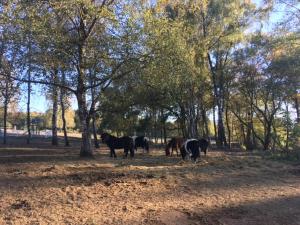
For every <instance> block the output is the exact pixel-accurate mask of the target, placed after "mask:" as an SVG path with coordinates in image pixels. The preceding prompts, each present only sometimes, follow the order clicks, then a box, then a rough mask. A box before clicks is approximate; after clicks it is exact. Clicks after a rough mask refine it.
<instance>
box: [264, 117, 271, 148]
mask: <svg viewBox="0 0 300 225" xmlns="http://www.w3.org/2000/svg"><path fill="white" fill-rule="evenodd" d="M265 126H266V127H265V137H264V144H263V149H264V150H265V151H266V150H268V149H269V146H270V143H271V127H272V122H270V121H267V122H266V125H265Z"/></svg>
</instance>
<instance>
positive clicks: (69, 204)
mask: <svg viewBox="0 0 300 225" xmlns="http://www.w3.org/2000/svg"><path fill="white" fill-rule="evenodd" d="M7 151H9V153H10V154H9V157H7ZM15 151H16V152H14V150H13V149H11V150H8V149H1V148H0V224H14V225H15V224H16V225H17V224H22V225H25V224H32V225H33V224H89V225H92V224H165V225H176V224H178V225H184V224H236V225H240V224H246V225H248V224H249V225H250V224H251V225H252V224H253V225H254V224H255V225H257V224H270V225H271V224H272V225H276V224H278V225H285V224H286V225H293V224H300V165H296V166H295V165H294V166H293V165H289V164H284V163H280V162H276V161H268V160H264V159H261V158H260V157H258V156H249V155H245V154H241V153H232V154H224V153H221V152H209V154H208V157H206V158H204V157H203V158H202V159H201V161H200V163H198V164H192V163H190V162H182V161H181V160H180V159H179V158H166V157H165V156H164V155H163V153H162V152H159V151H155V152H152V153H151V154H150V155H143V154H137V157H136V158H135V159H122V158H121V157H119V158H118V159H116V160H112V159H110V158H109V157H108V152H107V151H106V150H103V149H101V151H98V152H97V154H96V157H95V159H93V160H80V159H79V158H78V156H77V154H74V150H73V149H67V150H66V149H60V150H53V149H44V151H42V149H39V150H33V149H27V150H23V151H21V150H20V149H15ZM100 152H101V154H100ZM118 154H119V155H121V154H122V153H121V151H119V152H118Z"/></svg>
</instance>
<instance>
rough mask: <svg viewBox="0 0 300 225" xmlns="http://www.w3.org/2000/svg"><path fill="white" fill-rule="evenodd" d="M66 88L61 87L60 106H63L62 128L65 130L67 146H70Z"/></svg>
mask: <svg viewBox="0 0 300 225" xmlns="http://www.w3.org/2000/svg"><path fill="white" fill-rule="evenodd" d="M64 96H65V94H64V90H63V89H61V90H60V107H61V119H62V129H63V132H64V141H65V146H67V147H68V146H70V142H69V138H68V132H67V121H66V117H65V111H66V107H65V102H64Z"/></svg>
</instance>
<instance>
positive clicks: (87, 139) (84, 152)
mask: <svg viewBox="0 0 300 225" xmlns="http://www.w3.org/2000/svg"><path fill="white" fill-rule="evenodd" d="M77 101H78V111H79V120H80V130H81V138H82V140H81V148H80V156H82V157H91V156H93V149H92V146H91V135H90V118H89V115H88V110H87V105H86V97H85V94H82V93H81V94H77Z"/></svg>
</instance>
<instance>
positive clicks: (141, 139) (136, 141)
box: [132, 136, 149, 153]
mask: <svg viewBox="0 0 300 225" xmlns="http://www.w3.org/2000/svg"><path fill="white" fill-rule="evenodd" d="M132 140H133V146H134V149H135V150H136V151H137V149H138V148H139V147H140V148H143V152H144V151H145V150H146V152H147V153H149V139H148V138H147V137H145V136H133V137H132Z"/></svg>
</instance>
